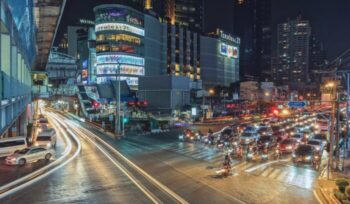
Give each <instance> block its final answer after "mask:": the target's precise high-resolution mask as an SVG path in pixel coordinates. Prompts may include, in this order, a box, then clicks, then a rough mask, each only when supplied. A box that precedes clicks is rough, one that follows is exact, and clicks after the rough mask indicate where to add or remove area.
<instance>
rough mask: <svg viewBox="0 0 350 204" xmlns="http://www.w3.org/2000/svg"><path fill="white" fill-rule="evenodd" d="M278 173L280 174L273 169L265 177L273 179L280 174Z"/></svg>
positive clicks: (277, 170) (278, 170)
mask: <svg viewBox="0 0 350 204" xmlns="http://www.w3.org/2000/svg"><path fill="white" fill-rule="evenodd" d="M280 172H281V170H280V169H274V170H273V171H272V172H271V173H270V174H269V175H268V176H267V177H268V178H271V179H274V178H275V177H276V176H277V175H278V173H280Z"/></svg>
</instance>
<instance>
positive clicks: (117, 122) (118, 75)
mask: <svg viewBox="0 0 350 204" xmlns="http://www.w3.org/2000/svg"><path fill="white" fill-rule="evenodd" d="M116 75H117V76H116V80H117V81H118V87H117V92H116V97H117V100H116V102H117V108H116V112H117V113H116V117H115V136H116V137H119V136H120V62H119V59H117V74H116Z"/></svg>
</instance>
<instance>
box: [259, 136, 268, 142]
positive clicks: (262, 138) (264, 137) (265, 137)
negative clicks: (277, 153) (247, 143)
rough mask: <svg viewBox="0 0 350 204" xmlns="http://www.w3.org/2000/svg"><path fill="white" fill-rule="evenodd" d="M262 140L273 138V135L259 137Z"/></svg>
mask: <svg viewBox="0 0 350 204" xmlns="http://www.w3.org/2000/svg"><path fill="white" fill-rule="evenodd" d="M259 140H260V141H261V142H266V141H270V140H271V136H262V137H260V139H259Z"/></svg>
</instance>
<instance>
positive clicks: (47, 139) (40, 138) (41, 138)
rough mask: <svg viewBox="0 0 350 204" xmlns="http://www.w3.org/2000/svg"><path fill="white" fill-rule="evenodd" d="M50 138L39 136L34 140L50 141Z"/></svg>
mask: <svg viewBox="0 0 350 204" xmlns="http://www.w3.org/2000/svg"><path fill="white" fill-rule="evenodd" d="M50 140H51V137H50V136H40V137H37V138H36V141H50Z"/></svg>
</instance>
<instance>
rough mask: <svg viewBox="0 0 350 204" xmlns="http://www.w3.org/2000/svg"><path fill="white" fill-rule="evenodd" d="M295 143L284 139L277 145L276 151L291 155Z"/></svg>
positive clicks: (289, 139) (293, 140) (292, 140)
mask: <svg viewBox="0 0 350 204" xmlns="http://www.w3.org/2000/svg"><path fill="white" fill-rule="evenodd" d="M297 144H298V143H297V141H296V140H295V139H291V138H288V139H285V140H282V142H281V143H280V144H279V146H278V149H279V151H280V152H281V153H291V152H293V151H294V150H295V148H296V147H297Z"/></svg>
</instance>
